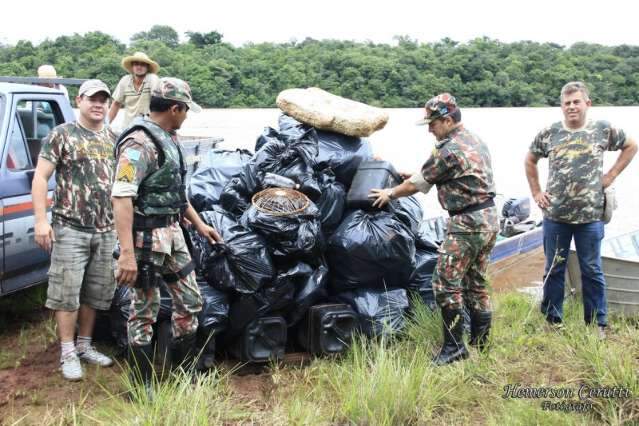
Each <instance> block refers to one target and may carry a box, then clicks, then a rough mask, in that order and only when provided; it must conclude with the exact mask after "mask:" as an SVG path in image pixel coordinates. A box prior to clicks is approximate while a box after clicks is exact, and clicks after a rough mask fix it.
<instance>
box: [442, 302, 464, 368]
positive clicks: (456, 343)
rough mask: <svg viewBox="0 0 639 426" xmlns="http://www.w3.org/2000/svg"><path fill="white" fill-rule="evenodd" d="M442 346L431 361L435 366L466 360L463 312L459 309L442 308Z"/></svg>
mask: <svg viewBox="0 0 639 426" xmlns="http://www.w3.org/2000/svg"><path fill="white" fill-rule="evenodd" d="M442 319H443V322H444V344H443V345H442V348H441V350H440V351H439V354H438V355H437V356H436V357H435V358H434V359H433V362H434V363H435V365H445V364H450V363H451V362H455V361H459V360H462V359H466V358H468V349H466V345H464V340H463V337H464V312H463V311H462V310H461V309H447V308H442Z"/></svg>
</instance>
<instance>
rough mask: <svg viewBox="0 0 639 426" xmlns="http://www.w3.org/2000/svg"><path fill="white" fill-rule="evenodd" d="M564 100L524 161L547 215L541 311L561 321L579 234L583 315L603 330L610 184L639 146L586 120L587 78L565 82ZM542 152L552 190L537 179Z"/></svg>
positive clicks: (558, 323) (620, 132)
mask: <svg viewBox="0 0 639 426" xmlns="http://www.w3.org/2000/svg"><path fill="white" fill-rule="evenodd" d="M560 99H561V110H562V112H563V115H564V121H563V122H561V121H560V122H557V123H554V124H552V125H551V126H550V127H547V128H545V129H543V130H542V131H541V132H539V133H538V134H537V136H536V137H535V139H534V140H533V142H532V144H531V145H530V149H529V152H528V154H527V156H526V162H525V167H526V177H527V178H528V183H529V185H530V190H531V192H532V195H533V197H534V199H535V202H536V203H537V205H538V206H539V207H540V208H541V209H542V211H543V214H544V252H545V255H546V266H545V271H544V295H543V300H542V303H541V311H542V313H543V314H544V315H545V316H546V320H547V321H548V322H549V323H550V324H553V325H554V326H555V327H559V328H560V327H561V326H562V317H563V300H564V278H565V269H566V259H567V258H568V250H569V249H570V242H571V240H572V239H573V237H574V240H575V247H576V250H577V257H578V259H579V266H580V269H581V274H582V285H583V304H584V320H585V321H586V323H587V324H590V323H592V322H593V321H595V320H596V321H597V324H598V326H599V332H600V336H601V337H604V336H605V331H604V330H605V327H606V325H607V306H606V305H607V303H606V290H605V285H606V283H605V280H604V276H603V272H602V269H601V254H600V250H601V240H602V239H603V236H604V223H603V222H602V218H603V213H604V189H605V188H607V187H609V186H610V185H611V184H612V183H613V181H614V180H615V178H616V177H617V176H618V175H619V174H620V173H621V171H622V170H623V169H624V168H625V167H626V166H627V165H628V163H630V161H631V160H632V157H633V156H634V155H635V153H636V151H637V146H636V144H635V142H634V141H633V140H632V139H631V138H629V137H628V136H627V135H626V134H625V133H624V131H623V130H621V129H617V128H615V127H613V126H612V125H611V124H610V123H608V122H607V121H591V120H587V112H588V108H589V107H590V106H591V101H590V97H589V94H588V89H587V88H586V85H585V84H584V83H582V82H570V83H568V84H566V85H565V86H564V87H563V88H562V90H561V98H560ZM617 150H621V154H620V155H619V157H618V158H617V161H616V162H615V164H614V165H613V167H612V168H611V169H610V170H609V171H608V172H607V173H605V174H604V173H603V153H604V151H617ZM540 158H548V164H549V167H548V169H549V176H548V183H547V185H546V191H542V190H541V186H540V185H539V174H538V170H537V162H538V161H539V159H540Z"/></svg>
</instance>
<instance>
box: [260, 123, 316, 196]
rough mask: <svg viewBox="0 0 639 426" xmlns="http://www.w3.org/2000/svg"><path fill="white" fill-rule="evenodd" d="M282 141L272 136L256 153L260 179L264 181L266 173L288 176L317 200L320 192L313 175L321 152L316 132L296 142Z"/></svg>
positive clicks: (313, 131) (311, 130) (308, 133)
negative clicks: (316, 160)
mask: <svg viewBox="0 0 639 426" xmlns="http://www.w3.org/2000/svg"><path fill="white" fill-rule="evenodd" d="M271 130H273V129H271ZM282 139H283V138H276V137H271V138H270V140H269V141H268V143H266V144H264V145H263V146H262V147H261V148H260V150H259V151H257V152H256V153H255V156H254V157H253V160H252V162H251V163H252V164H254V165H255V170H256V173H257V175H258V179H260V181H262V179H263V177H264V175H265V174H266V173H274V174H276V175H280V176H284V177H287V178H289V179H292V180H294V181H295V182H297V183H298V184H299V185H300V188H299V190H300V191H301V192H303V193H304V194H306V195H307V196H308V197H309V198H310V199H311V200H316V199H317V198H318V197H319V196H320V193H321V191H320V188H319V184H318V183H317V181H316V180H315V176H314V169H315V166H316V163H315V157H317V152H318V147H317V134H316V132H315V129H313V128H311V129H309V130H308V131H307V132H306V133H303V134H302V135H301V136H300V137H299V138H297V139H294V140H282ZM262 186H264V185H262Z"/></svg>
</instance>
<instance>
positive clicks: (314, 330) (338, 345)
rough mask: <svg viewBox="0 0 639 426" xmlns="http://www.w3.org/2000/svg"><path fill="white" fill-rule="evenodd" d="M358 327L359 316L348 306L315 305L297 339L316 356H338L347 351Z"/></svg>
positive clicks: (300, 327) (303, 322)
mask: <svg viewBox="0 0 639 426" xmlns="http://www.w3.org/2000/svg"><path fill="white" fill-rule="evenodd" d="M357 325H358V319H357V314H356V313H355V311H354V310H353V308H351V307H350V306H348V305H345V304H325V305H315V306H312V307H311V308H310V309H309V310H308V312H307V314H306V317H305V318H304V321H302V323H301V324H300V326H299V328H298V330H297V331H298V332H297V339H298V341H299V343H300V345H302V347H303V348H304V349H305V350H307V351H308V352H310V353H313V354H315V355H325V354H326V355H330V354H337V353H341V352H343V351H344V350H346V348H347V347H348V345H349V344H350V341H351V336H352V334H353V332H354V331H355V329H356V328H357Z"/></svg>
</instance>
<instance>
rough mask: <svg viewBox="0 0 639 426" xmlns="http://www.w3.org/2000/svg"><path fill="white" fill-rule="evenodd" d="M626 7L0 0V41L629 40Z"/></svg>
mask: <svg viewBox="0 0 639 426" xmlns="http://www.w3.org/2000/svg"><path fill="white" fill-rule="evenodd" d="M633 5H634V6H633ZM636 5H637V3H634V1H633V0H624V1H622V0H606V1H597V2H588V1H574V0H567V1H565V0H532V1H516V0H511V1H493V0H484V1H481V0H452V1H445V0H439V1H433V0H429V1H423V0H422V1H407V0H386V1H378V0H370V1H356V0H350V1H349V0H315V1H304V0H297V1H294V0H271V1H268V0H265V1H246V0H227V1H215V0H210V1H206V0H201V1H194V0H178V1H166V0H157V1H139V0H138V1H135V0H126V1H124V0H107V1H99V0H84V1H77V0H57V1H51V0H48V1H44V0H26V1H17V0H2V5H1V6H0V10H1V11H2V13H1V14H0V17H1V18H2V23H1V24H0V43H5V44H6V43H8V44H15V43H16V42H17V41H18V40H25V39H26V40H31V41H32V42H34V43H39V42H41V41H43V40H44V39H46V38H51V39H53V38H56V37H57V36H60V35H71V34H73V33H80V34H83V33H86V32H88V31H102V32H105V33H107V34H110V35H112V36H115V37H116V38H118V39H119V40H120V41H122V42H125V43H128V41H129V38H130V37H131V35H132V34H134V33H136V32H138V31H145V30H148V29H149V28H150V27H151V26H153V25H156V24H160V25H170V26H171V27H173V28H174V29H175V30H176V31H178V33H179V34H180V36H181V37H182V39H184V38H185V37H184V32H186V31H199V32H208V31H213V30H216V31H218V32H220V33H222V34H223V36H224V41H227V42H230V43H232V44H234V45H236V46H239V45H242V44H244V43H246V42H263V41H271V42H286V41H290V40H298V41H301V40H303V39H305V38H306V37H311V38H315V39H328V38H330V39H342V40H357V41H365V40H371V41H374V42H384V43H392V42H393V36H396V35H407V36H409V37H411V38H413V39H417V40H419V41H421V42H432V41H437V40H440V39H442V38H444V37H449V38H451V39H453V40H456V41H461V42H464V41H468V40H471V39H473V38H475V37H481V36H488V37H490V38H493V39H498V40H501V41H504V42H511V41H517V40H534V41H540V42H554V43H558V44H561V45H564V46H570V45H571V44H573V43H575V42H578V41H585V42H590V43H599V44H605V45H618V44H633V45H639V29H637V28H636V26H637V13H636V9H637V6H636Z"/></svg>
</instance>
